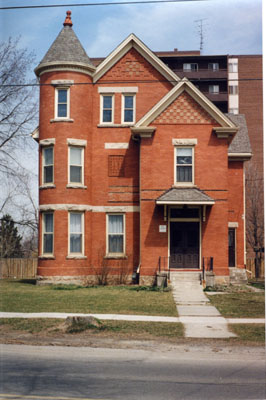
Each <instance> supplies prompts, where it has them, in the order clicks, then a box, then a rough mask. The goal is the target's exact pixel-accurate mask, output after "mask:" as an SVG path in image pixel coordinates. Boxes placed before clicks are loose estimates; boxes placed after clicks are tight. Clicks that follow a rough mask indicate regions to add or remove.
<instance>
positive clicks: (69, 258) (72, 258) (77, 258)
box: [66, 255, 87, 260]
mask: <svg viewBox="0 0 266 400" xmlns="http://www.w3.org/2000/svg"><path fill="white" fill-rule="evenodd" d="M66 259H67V260H86V259H87V256H82V255H75V256H74V255H73V256H66Z"/></svg>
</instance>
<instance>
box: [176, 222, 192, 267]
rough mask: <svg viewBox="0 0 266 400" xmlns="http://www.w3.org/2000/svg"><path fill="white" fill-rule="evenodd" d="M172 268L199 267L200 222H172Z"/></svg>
mask: <svg viewBox="0 0 266 400" xmlns="http://www.w3.org/2000/svg"><path fill="white" fill-rule="evenodd" d="M169 267H170V268H199V222H170V261H169Z"/></svg>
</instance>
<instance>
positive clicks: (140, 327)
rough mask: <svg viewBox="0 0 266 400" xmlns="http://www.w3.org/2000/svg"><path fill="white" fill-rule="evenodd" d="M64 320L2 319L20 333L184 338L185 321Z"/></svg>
mask: <svg viewBox="0 0 266 400" xmlns="http://www.w3.org/2000/svg"><path fill="white" fill-rule="evenodd" d="M62 324H64V322H63V321H62V320H59V319H41V318H36V319H25V318H1V319H0V332H1V327H2V328H4V327H5V328H6V329H8V331H9V332H10V331H19V332H20V333H22V332H24V333H32V334H41V336H46V337H47V336H49V335H50V336H54V335H56V334H59V335H60V336H62V332H64V333H66V334H69V335H70V334H73V335H75V334H80V333H84V332H85V333H86V332H87V333H89V334H93V335H98V336H109V337H110V336H111V337H114V335H115V336H116V337H117V336H119V337H120V338H123V337H124V338H130V339H137V338H138V339H148V338H153V337H154V338H158V337H161V338H183V336H184V329H183V326H182V324H180V323H177V324H174V323H167V322H160V323H158V322H134V321H101V322H100V324H99V326H98V327H95V326H92V325H90V324H87V325H86V326H85V325H82V324H81V325H80V326H79V327H78V326H72V327H71V326H70V327H68V328H65V329H62Z"/></svg>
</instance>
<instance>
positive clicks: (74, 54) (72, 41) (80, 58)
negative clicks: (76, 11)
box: [34, 11, 95, 76]
mask: <svg viewBox="0 0 266 400" xmlns="http://www.w3.org/2000/svg"><path fill="white" fill-rule="evenodd" d="M68 13H70V14H69V16H68V17H67V18H66V20H65V22H64V24H63V25H64V27H63V29H62V30H61V32H60V33H59V35H58V36H57V38H56V39H55V41H54V42H53V44H52V45H51V47H50V48H49V50H48V51H47V53H46V54H45V56H44V57H43V59H42V61H41V62H40V64H39V65H38V66H37V67H36V68H35V70H34V71H35V74H36V75H37V76H39V75H40V74H41V73H42V71H43V70H46V69H51V68H54V67H56V66H57V67H60V69H62V68H61V67H64V66H65V67H66V66H67V67H68V69H69V67H71V66H72V67H78V68H81V69H85V70H86V71H88V72H89V73H90V74H91V73H92V72H94V71H95V66H94V65H93V64H92V62H91V60H90V59H89V57H88V55H87V53H86V51H85V50H84V48H83V47H82V45H81V43H80V41H79V39H78V38H77V36H76V34H75V32H74V31H73V29H72V22H71V18H70V15H71V12H70V11H68ZM66 21H67V22H66Z"/></svg>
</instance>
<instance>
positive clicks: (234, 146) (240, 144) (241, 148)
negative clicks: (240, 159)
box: [226, 114, 252, 154]
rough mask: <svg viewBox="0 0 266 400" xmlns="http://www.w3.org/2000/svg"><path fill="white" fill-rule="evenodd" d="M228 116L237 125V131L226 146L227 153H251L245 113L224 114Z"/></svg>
mask: <svg viewBox="0 0 266 400" xmlns="http://www.w3.org/2000/svg"><path fill="white" fill-rule="evenodd" d="M226 115H227V117H228V118H230V120H231V121H232V122H233V123H234V124H235V125H236V126H239V130H238V132H237V133H236V134H235V136H234V137H233V139H232V142H231V143H230V146H229V148H228V153H229V154H232V153H236V154H239V153H240V154H251V153H252V149H251V146H250V141H249V136H248V127H247V123H246V118H245V115H243V114H226Z"/></svg>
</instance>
